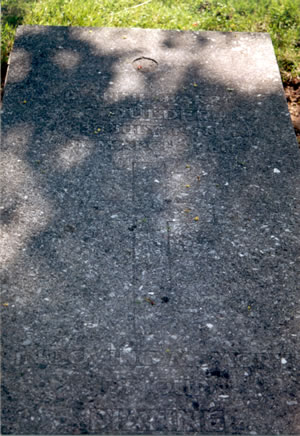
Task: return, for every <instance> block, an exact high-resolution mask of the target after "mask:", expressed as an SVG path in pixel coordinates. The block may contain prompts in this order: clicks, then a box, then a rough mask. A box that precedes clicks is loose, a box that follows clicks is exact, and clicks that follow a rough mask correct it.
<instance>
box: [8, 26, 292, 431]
mask: <svg viewBox="0 0 300 436" xmlns="http://www.w3.org/2000/svg"><path fill="white" fill-rule="evenodd" d="M1 161H2V169H1V175H2V177H3V181H2V184H1V186H2V210H1V212H2V214H1V216H2V218H1V224H2V240H3V243H2V248H1V261H2V264H3V269H2V300H1V301H2V303H1V310H2V329H3V333H2V339H3V345H2V365H3V375H2V382H3V392H2V433H3V434H81V433H82V434H84V433H89V434H104V433H110V434H125V433H127V434H137V433H139V434H146V433H147V434H149V433H153V434H157V433H163V434H167V433H168V434H171V433H184V434H185V433H202V434H210V433H221V434H222V433H223V434H266V435H271V434H299V433H300V389H299V388H300V386H299V384H300V381H299V372H300V363H299V353H300V341H299V339H300V330H299V322H300V293H299V283H300V280H299V221H300V214H299V199H300V196H299V187H300V183H299V169H300V158H299V151H298V148H297V142H296V138H295V134H294V132H293V129H292V125H291V121H290V117H289V113H288V108H287V104H286V101H285V98H284V93H283V89H282V84H281V80H280V75H279V71H278V67H277V64H276V59H275V56H274V52H273V48H272V44H271V40H270V37H269V36H268V35H267V34H253V33H252V34H251V33H221V32H179V31H162V30H145V29H108V28H72V27H69V28H67V27H43V26H21V27H19V29H18V31H17V35H16V41H15V45H14V49H13V52H12V55H11V61H10V67H9V72H8V80H7V84H6V89H5V95H4V102H3V114H2V158H1Z"/></svg>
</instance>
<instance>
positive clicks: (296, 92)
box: [284, 77, 300, 147]
mask: <svg viewBox="0 0 300 436" xmlns="http://www.w3.org/2000/svg"><path fill="white" fill-rule="evenodd" d="M284 91H285V96H286V99H287V103H288V107H289V111H290V114H291V119H292V123H293V126H294V129H295V133H296V136H297V141H298V144H299V147H300V77H298V78H296V79H293V80H290V81H287V82H286V83H285V84H284Z"/></svg>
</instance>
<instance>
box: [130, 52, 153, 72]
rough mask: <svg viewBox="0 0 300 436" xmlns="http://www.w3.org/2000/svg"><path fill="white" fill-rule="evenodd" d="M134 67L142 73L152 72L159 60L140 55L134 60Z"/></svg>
mask: <svg viewBox="0 0 300 436" xmlns="http://www.w3.org/2000/svg"><path fill="white" fill-rule="evenodd" d="M132 65H133V67H134V69H135V70H136V71H138V72H140V73H151V72H153V71H154V70H155V69H156V68H157V66H158V62H157V61H156V60H155V59H153V58H150V57H147V56H140V57H138V58H136V59H134V60H133V61H132Z"/></svg>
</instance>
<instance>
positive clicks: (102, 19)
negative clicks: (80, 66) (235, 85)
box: [1, 0, 300, 81]
mask: <svg viewBox="0 0 300 436" xmlns="http://www.w3.org/2000/svg"><path fill="white" fill-rule="evenodd" d="M299 11H300V0H115V1H112V0H3V1H2V40H1V47H2V50H1V65H2V70H3V72H5V66H6V63H7V61H8V56H9V53H10V51H11V48H12V45H13V40H14V34H15V29H16V27H17V26H18V25H19V24H39V25H63V26H99V27H101V26H106V27H143V28H162V29H181V30H220V31H238V32H269V33H270V35H271V38H272V41H273V44H274V48H275V52H276V56H277V60H278V63H279V67H280V71H281V75H282V79H283V81H285V80H287V79H290V78H293V77H297V76H299V75H300V12H299Z"/></svg>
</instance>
